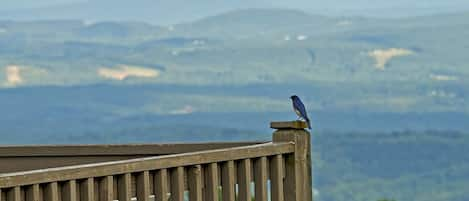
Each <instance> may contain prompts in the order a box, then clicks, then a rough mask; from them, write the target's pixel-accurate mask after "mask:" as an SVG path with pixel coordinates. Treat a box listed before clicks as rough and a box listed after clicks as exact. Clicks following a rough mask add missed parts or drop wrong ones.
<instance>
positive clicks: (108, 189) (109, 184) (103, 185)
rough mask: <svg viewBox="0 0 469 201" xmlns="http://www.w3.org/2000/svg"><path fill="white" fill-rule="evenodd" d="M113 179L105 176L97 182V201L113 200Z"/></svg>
mask: <svg viewBox="0 0 469 201" xmlns="http://www.w3.org/2000/svg"><path fill="white" fill-rule="evenodd" d="M113 180H114V178H113V177H112V176H106V177H103V178H101V180H100V181H99V201H113V200H114V192H113V191H114V181H113Z"/></svg>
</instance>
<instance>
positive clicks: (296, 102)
mask: <svg viewBox="0 0 469 201" xmlns="http://www.w3.org/2000/svg"><path fill="white" fill-rule="evenodd" d="M290 99H291V100H292V103H293V111H295V113H296V114H297V115H298V117H299V119H303V120H305V121H306V123H308V128H309V129H311V122H310V121H309V118H308V114H307V113H306V108H305V105H304V104H303V102H301V100H300V98H299V97H298V96H296V95H293V96H290Z"/></svg>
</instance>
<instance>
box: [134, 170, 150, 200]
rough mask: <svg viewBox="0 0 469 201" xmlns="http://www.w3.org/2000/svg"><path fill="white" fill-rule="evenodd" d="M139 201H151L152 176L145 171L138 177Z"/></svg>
mask: <svg viewBox="0 0 469 201" xmlns="http://www.w3.org/2000/svg"><path fill="white" fill-rule="evenodd" d="M137 200H138V201H150V174H149V172H148V171H143V172H141V173H139V174H138V176H137Z"/></svg>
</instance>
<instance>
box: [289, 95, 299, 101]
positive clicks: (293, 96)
mask: <svg viewBox="0 0 469 201" xmlns="http://www.w3.org/2000/svg"><path fill="white" fill-rule="evenodd" d="M297 98H298V96H296V95H292V96H290V99H292V100H293V99H297Z"/></svg>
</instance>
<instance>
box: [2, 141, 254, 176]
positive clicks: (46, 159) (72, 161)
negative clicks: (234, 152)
mask: <svg viewBox="0 0 469 201" xmlns="http://www.w3.org/2000/svg"><path fill="white" fill-rule="evenodd" d="M260 143H261V142H219V143H189V144H122V145H47V146H0V164H2V165H1V166H0V174H1V173H8V172H19V171H31V170H37V169H45V168H55V167H64V166H71V165H82V164H91V163H101V162H109V161H117V160H128V159H133V158H142V157H150V156H159V155H167V154H179V153H187V152H193V151H202V150H211V149H222V148H230V147H237V146H247V145H253V144H260Z"/></svg>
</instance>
